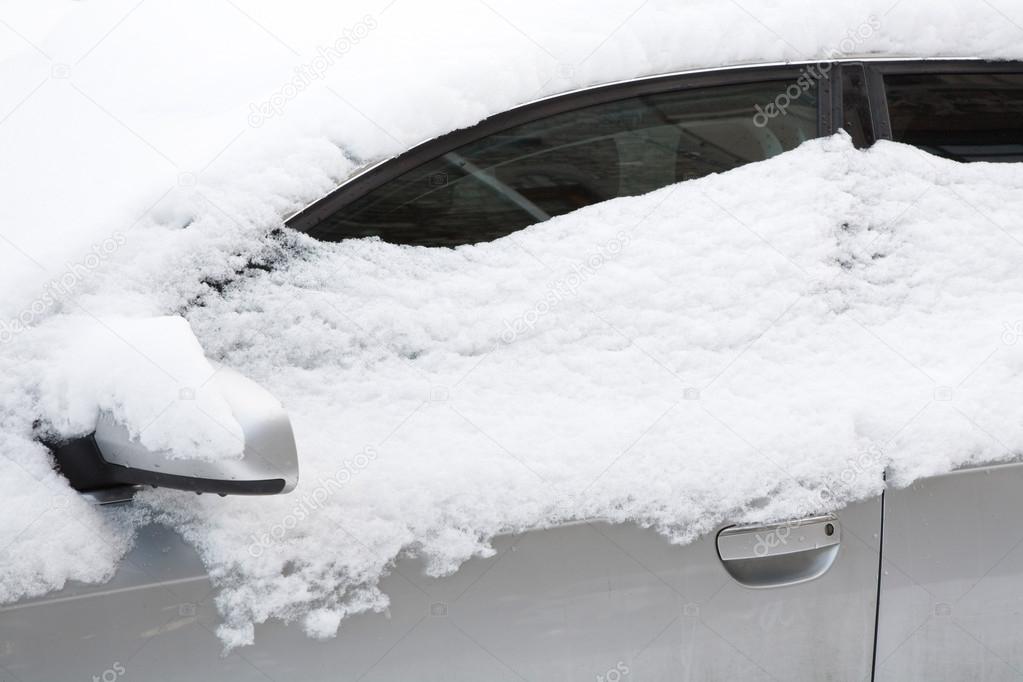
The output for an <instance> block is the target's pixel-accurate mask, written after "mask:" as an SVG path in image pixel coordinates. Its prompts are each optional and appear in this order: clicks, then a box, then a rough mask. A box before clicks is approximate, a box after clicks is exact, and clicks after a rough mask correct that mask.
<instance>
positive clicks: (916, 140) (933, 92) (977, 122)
mask: <svg viewBox="0 0 1023 682" xmlns="http://www.w3.org/2000/svg"><path fill="white" fill-rule="evenodd" d="M884 83H885V91H886V94H887V98H888V114H889V117H890V119H891V128H892V139H894V140H895V141H896V142H905V143H907V144H911V145H915V146H917V147H920V148H922V149H925V150H927V151H928V152H931V153H932V154H937V155H938V156H944V157H947V158H950V159H955V160H957V161H1023V73H988V74H900V75H891V74H889V75H886V76H885V79H884Z"/></svg>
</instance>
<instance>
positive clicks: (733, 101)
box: [309, 81, 817, 246]
mask: <svg viewBox="0 0 1023 682" xmlns="http://www.w3.org/2000/svg"><path fill="white" fill-rule="evenodd" d="M791 86H792V83H791V82H786V81H778V82H765V83H759V84H743V85H729V86H717V87H712V88H705V89H700V90H687V91H675V92H666V93H660V94H656V95H648V96H642V97H635V98H631V99H623V100H619V101H615V102H610V103H604V104H598V105H593V106H590V107H586V108H583V109H577V110H574V111H570V112H566V113H561V114H556V115H553V116H550V117H548V118H544V119H541V120H538V121H534V122H531V123H526V124H523V125H519V126H516V127H514V128H510V129H508V130H505V131H503V132H500V133H497V134H494V135H491V136H489V137H486V138H483V139H481V140H478V141H475V142H471V143H469V144H466V145H464V146H462V147H459V148H457V149H454V150H452V151H451V152H449V153H447V154H444V155H443V156H441V157H439V158H436V159H434V160H432V161H428V162H426V163H424V164H422V165H420V166H418V167H417V168H415V169H413V170H411V171H408V172H407V173H405V174H404V175H401V176H399V177H397V178H395V179H393V180H391V181H389V182H387V183H385V184H384V185H382V186H380V187H378V188H376V189H374V190H372V191H370V192H369V193H367V194H364V195H363V196H361V197H359V198H357V199H355V200H353V201H352V202H350V203H349V204H347V205H346V206H344V207H342V208H341V209H339V210H338V211H337V212H335V213H334V214H333V215H331V216H329V217H327V218H326V219H325V220H323V221H322V222H320V223H319V224H317V225H316V226H315V227H313V228H312V229H311V230H310V231H309V232H310V234H311V235H312V236H314V237H318V238H320V239H327V240H332V241H336V240H340V239H346V238H354V237H368V236H379V237H380V238H382V239H383V240H385V241H389V242H395V243H401V244H419V245H426V246H455V245H458V244H471V243H476V242H481V241H489V240H492V239H496V238H498V237H502V236H504V235H507V234H510V233H512V232H514V231H516V230H520V229H522V228H524V227H526V226H528V225H532V224H534V223H537V222H540V221H543V220H546V219H548V218H550V217H552V216H556V215H561V214H563V213H567V212H569V211H572V210H575V209H577V208H580V207H582V206H587V205H589V204H593V203H596V202H598V201H604V200H606V199H612V198H614V197H620V196H627V195H636V194H642V193H644V192H649V191H651V190H654V189H657V188H660V187H664V186H665V185H670V184H673V183H675V182H678V181H681V180H689V179H692V178H698V177H701V176H704V175H707V174H708V173H714V172H719V171H724V170H728V169H730V168H735V167H736V166H740V165H742V164H745V163H749V162H751V161H759V160H762V159H766V158H768V157H771V156H774V155H775V154H779V153H781V152H783V151H785V150H788V149H792V148H794V147H796V146H797V145H799V144H800V143H801V142H803V141H805V140H807V139H809V138H812V137H816V135H817V106H816V93H815V92H814V91H812V90H811V91H800V93H799V94H798V95H797V96H796V97H795V98H791V97H790V96H784V97H781V98H779V95H782V94H783V93H785V92H786V88H791ZM782 105H784V106H782ZM765 111H766V112H767V113H764V112H765Z"/></svg>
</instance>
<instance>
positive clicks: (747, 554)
mask: <svg viewBox="0 0 1023 682" xmlns="http://www.w3.org/2000/svg"><path fill="white" fill-rule="evenodd" d="M841 542H842V529H841V526H840V525H839V523H838V517H836V516H835V515H834V514H826V515H824V516H814V517H811V518H807V519H799V520H796V521H789V522H786V523H776V524H770V525H765V526H730V527H728V528H725V529H723V530H722V531H721V532H719V533H718V537H717V550H718V557H719V558H720V559H721V563H722V565H723V566H724V567H725V570H726V571H727V572H728V574H729V575H730V576H732V577H733V578H734V579H735V580H736V581H738V582H739V583H741V584H743V585H745V586H746V587H758V588H763V587H782V586H784V585H794V584H796V583H801V582H806V581H807V580H813V579H814V578H818V577H820V576H822V575H824V573H825V572H827V570H828V569H829V568H831V565H832V564H833V563H834V562H835V558H836V557H837V556H838V549H839V547H840V546H841Z"/></svg>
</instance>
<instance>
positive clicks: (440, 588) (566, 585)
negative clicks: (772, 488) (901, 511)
mask: <svg viewBox="0 0 1023 682" xmlns="http://www.w3.org/2000/svg"><path fill="white" fill-rule="evenodd" d="M880 515H881V503H880V498H878V499H875V500H870V501H868V502H864V503H860V504H857V505H854V506H851V507H849V508H848V509H846V510H844V511H842V512H840V513H839V514H838V519H839V522H840V523H841V524H842V531H843V532H842V542H841V547H840V551H839V553H838V556H837V558H836V560H835V562H834V564H833V565H832V566H831V568H830V569H829V570H828V571H827V572H826V573H825V574H824V575H823V576H821V577H820V578H818V579H816V580H812V581H809V582H805V583H802V584H798V585H789V586H784V587H777V588H768V589H763V588H761V589H750V588H747V587H743V586H742V585H740V584H739V583H737V582H735V581H734V580H733V579H732V578H731V577H730V576H729V575H728V573H727V572H726V571H725V569H724V567H723V566H722V564H721V561H720V559H719V557H718V554H717V549H716V542H715V540H716V538H715V535H714V534H711V535H708V536H705V537H703V538H701V539H700V540H697V541H696V542H694V543H692V544H690V545H686V546H677V545H672V544H671V543H669V542H668V540H667V539H666V538H664V537H663V536H662V535H660V534H658V533H656V532H655V531H653V530H649V529H643V528H640V527H638V526H635V525H632V524H622V525H611V524H608V523H604V522H591V523H577V524H572V525H568V526H562V527H556V528H552V529H547V530H537V531H531V532H528V533H524V534H520V535H506V536H501V537H499V538H497V539H496V540H495V542H494V547H495V549H496V552H497V553H496V554H495V556H493V557H490V558H479V559H473V560H471V561H469V562H467V563H466V564H465V565H464V566H463V567H462V568H461V569H460V570H459V571H457V572H456V573H454V574H453V575H450V576H447V577H443V578H431V577H427V576H426V575H424V572H423V564H422V561H421V560H419V559H416V558H405V559H402V560H401V561H399V562H398V564H397V566H396V568H395V570H394V571H392V572H391V574H390V575H389V576H388V577H387V578H385V579H384V581H383V584H382V588H383V590H384V591H385V592H386V593H387V594H388V596H389V597H390V599H391V605H390V608H389V611H388V613H386V614H384V613H366V614H360V615H356V616H353V617H351V618H348V619H345V620H344V621H343V622H342V624H341V630H340V633H339V634H338V635H337V637H336V638H333V639H328V640H325V641H317V640H314V639H311V638H309V637H308V636H306V635H305V634H304V633H303V632H302V629H301V628H300V626H299V625H297V624H292V625H284V624H281V623H268V624H265V625H261V626H258V627H257V628H256V645H255V646H254V647H243V648H240V649H237V650H235V651H234V652H232V653H230V654H229V655H227V656H226V657H222V656H221V644H220V641H219V640H218V639H217V637H216V636H215V634H214V633H215V630H216V627H217V626H218V624H219V622H220V621H219V614H218V613H217V612H216V609H215V606H214V598H215V590H213V589H212V588H211V586H210V583H209V581H208V579H207V577H206V574H205V571H204V570H203V567H202V565H201V563H200V562H199V559H198V556H197V555H196V554H195V552H194V550H193V549H191V548H190V547H189V546H188V545H187V544H185V543H184V542H183V541H182V540H181V539H180V537H178V536H177V535H176V534H175V533H174V532H173V531H170V530H169V529H167V528H165V527H162V526H151V527H148V528H146V529H144V530H143V531H142V533H141V535H140V537H139V540H138V542H137V544H136V546H135V548H134V549H133V550H132V552H131V553H130V554H129V556H128V557H127V560H126V561H125V562H124V563H123V566H122V567H121V569H120V570H119V572H118V574H117V576H116V577H115V578H114V579H113V580H112V581H111V582H109V583H107V584H105V585H99V586H82V585H77V586H71V587H68V588H66V589H64V590H63V591H61V592H58V593H55V594H51V595H48V596H46V597H44V598H40V599H36V600H31V601H25V602H22V603H20V604H16V605H14V606H12V607H7V608H4V609H0V666H3V668H2V669H3V670H6V671H7V672H8V673H9V674H10V675H11V676H13V677H14V679H17V680H21V681H22V682H30V681H35V680H47V681H52V680H64V679H76V678H82V677H84V678H86V679H88V677H89V676H90V675H99V676H101V677H102V673H103V672H104V671H115V672H116V670H115V668H114V667H113V666H114V665H115V664H116V665H118V666H120V667H121V668H123V670H124V671H125V677H126V679H159V680H196V679H217V680H223V681H240V680H266V679H272V680H295V679H303V680H320V679H346V680H347V679H352V680H355V679H363V680H466V681H469V680H473V681H478V680H521V679H526V680H559V681H569V680H572V681H576V680H577V681H580V682H582V681H584V680H585V681H587V682H591V681H592V680H594V679H607V680H616V679H622V677H623V676H624V675H631V679H648V680H663V679H673V680H678V679H681V680H736V679H742V680H771V679H784V680H845V679H863V678H864V677H865V676H869V674H870V665H871V655H872V650H873V632H874V619H875V605H876V588H877V569H878V543H879V537H878V534H879V530H880ZM108 677H109V675H108Z"/></svg>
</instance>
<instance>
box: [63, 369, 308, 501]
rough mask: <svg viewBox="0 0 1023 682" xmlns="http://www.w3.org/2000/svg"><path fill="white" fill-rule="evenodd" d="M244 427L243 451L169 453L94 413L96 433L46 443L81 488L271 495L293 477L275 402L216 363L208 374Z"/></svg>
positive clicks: (294, 463)
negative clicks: (236, 454)
mask: <svg viewBox="0 0 1023 682" xmlns="http://www.w3.org/2000/svg"><path fill="white" fill-rule="evenodd" d="M212 381H213V382H215V383H216V385H217V388H218V389H219V390H220V392H221V395H223V397H224V399H225V400H226V401H227V404H228V405H229V406H230V408H231V412H232V414H233V415H234V418H235V419H236V420H237V422H238V424H240V425H241V427H242V432H243V434H244V437H245V446H244V455H243V457H242V458H241V459H230V460H219V461H214V462H210V461H204V460H195V459H179V458H173V457H171V456H170V454H169V453H167V452H163V451H160V452H153V451H151V450H149V449H147V448H146V447H144V446H143V445H142V444H141V443H139V442H138V441H136V440H133V439H132V438H131V436H130V435H129V433H128V429H127V428H125V427H124V425H122V424H119V423H117V422H116V421H114V419H113V417H112V416H111V415H110V414H108V413H103V414H101V415H100V418H99V421H98V423H97V424H96V431H95V433H93V434H91V435H89V436H86V437H84V438H79V439H76V440H73V441H70V442H67V443H63V444H61V445H58V446H56V447H52V448H51V449H52V450H53V452H54V456H55V457H56V460H57V464H58V466H59V467H60V470H61V473H63V474H64V475H65V476H67V478H68V480H69V481H70V483H71V486H72V487H74V488H75V489H76V490H79V491H82V492H93V491H102V490H104V489H109V488H113V487H117V486H125V485H149V486H154V487H160V488H177V489H180V490H190V491H193V492H197V493H217V494H220V495H275V494H280V493H288V492H291V491H292V490H294V488H295V486H296V485H297V484H298V454H297V451H296V448H295V436H294V434H293V432H292V430H291V421H290V420H289V419H288V414H287V412H286V411H285V410H284V407H283V406H282V405H281V403H280V402H279V401H278V400H277V399H276V398H274V397H273V396H272V395H271V394H270V393H269V392H268V391H267V390H266V389H264V388H263V387H262V386H260V385H259V384H257V383H256V382H254V381H252V380H251V379H248V378H246V377H244V376H242V375H241V374H239V373H237V372H234V371H232V370H229V369H226V368H222V369H220V370H219V371H218V372H217V374H216V375H215V376H214V378H213V379H212Z"/></svg>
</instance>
